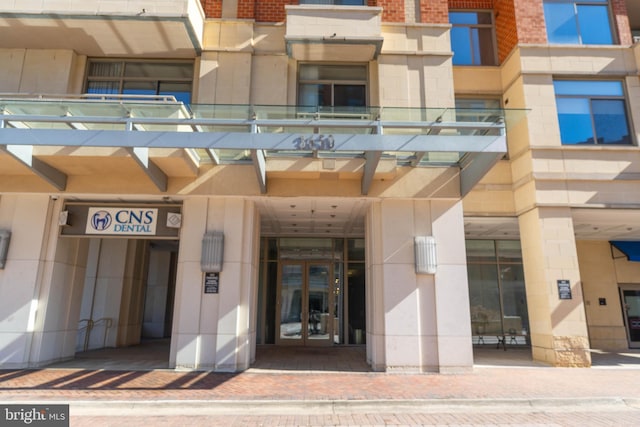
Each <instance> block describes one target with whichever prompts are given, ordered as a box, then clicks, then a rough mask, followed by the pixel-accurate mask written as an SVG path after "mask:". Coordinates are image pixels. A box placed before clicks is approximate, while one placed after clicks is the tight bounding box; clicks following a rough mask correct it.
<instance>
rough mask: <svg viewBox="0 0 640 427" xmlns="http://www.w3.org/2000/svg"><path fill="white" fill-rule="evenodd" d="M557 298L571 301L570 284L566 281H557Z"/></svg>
mask: <svg viewBox="0 0 640 427" xmlns="http://www.w3.org/2000/svg"><path fill="white" fill-rule="evenodd" d="M558 297H560V299H571V298H572V297H571V283H570V282H569V281H568V280H558Z"/></svg>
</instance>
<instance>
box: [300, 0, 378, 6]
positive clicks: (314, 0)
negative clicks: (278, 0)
mask: <svg viewBox="0 0 640 427" xmlns="http://www.w3.org/2000/svg"><path fill="white" fill-rule="evenodd" d="M300 4H330V5H335V6H366V3H365V0H300Z"/></svg>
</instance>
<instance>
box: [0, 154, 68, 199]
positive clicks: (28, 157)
mask: <svg viewBox="0 0 640 427" xmlns="http://www.w3.org/2000/svg"><path fill="white" fill-rule="evenodd" d="M0 151H4V152H6V153H7V154H9V155H10V156H12V157H13V158H15V159H16V160H18V161H19V162H20V163H22V164H23V165H25V166H26V167H28V168H29V169H31V171H32V172H33V173H35V174H36V175H38V176H39V177H40V178H42V179H44V180H45V181H47V182H48V183H49V184H51V185H53V186H54V187H56V188H57V189H58V190H60V191H62V190H64V189H65V188H66V187H67V175H65V174H64V173H62V172H60V171H59V170H58V169H56V168H54V167H53V166H50V165H48V164H46V163H45V162H43V161H42V160H40V159H38V158H36V157H33V145H10V144H7V145H0Z"/></svg>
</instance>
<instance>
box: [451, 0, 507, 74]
mask: <svg viewBox="0 0 640 427" xmlns="http://www.w3.org/2000/svg"><path fill="white" fill-rule="evenodd" d="M449 22H450V23H451V24H452V28H451V50H453V65H496V64H497V59H496V49H495V36H494V26H493V14H492V13H491V12H474V11H458V12H449Z"/></svg>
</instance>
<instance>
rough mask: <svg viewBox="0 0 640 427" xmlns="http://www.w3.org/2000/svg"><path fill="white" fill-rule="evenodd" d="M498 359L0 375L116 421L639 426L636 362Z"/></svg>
mask: <svg viewBox="0 0 640 427" xmlns="http://www.w3.org/2000/svg"><path fill="white" fill-rule="evenodd" d="M514 354H516V353H514ZM500 356H502V359H501V358H500ZM507 356H509V355H507ZM504 357H505V355H504V354H503V353H502V352H500V353H497V352H495V351H493V352H491V351H487V353H486V355H485V356H484V357H477V358H476V360H477V363H476V366H475V367H474V370H473V372H470V373H464V374H451V375H442V374H388V373H374V372H319V371H295V372H293V371H283V370H269V369H250V370H248V371H246V372H243V373H239V374H225V373H213V372H176V371H173V370H149V371H126V370H121V371H118V370H95V369H69V368H65V369H62V368H55V369H39V370H1V371H0V402H2V403H5V404H6V403H35V402H37V403H43V402H44V403H68V404H70V405H71V406H70V407H71V413H72V416H113V415H118V416H121V417H122V416H131V417H133V416H148V415H153V416H161V415H166V416H171V415H178V414H180V415H182V416H186V415H194V416H195V415H197V416H209V415H224V414H227V415H231V414H236V415H238V414H241V415H270V414H272V415H273V414H316V415H332V414H334V415H335V414H345V413H366V414H376V413H390V414H394V413H405V414H406V413H412V412H415V413H435V412H438V413H453V412H457V413H459V412H460V411H462V412H483V411H485V412H486V411H490V412H501V413H502V412H506V411H511V412H522V411H534V412H539V411H546V412H549V411H550V412H554V411H562V412H563V413H567V412H572V411H575V412H585V411H593V410H595V409H598V410H606V411H616V412H619V411H627V414H628V415H629V416H632V417H634V419H636V420H638V425H640V364H637V362H638V357H640V354H638V353H633V354H630V355H620V354H612V355H594V367H592V368H552V367H547V366H544V365H537V364H535V363H532V362H529V363H521V362H519V361H518V360H515V359H514V360H515V362H513V363H506V362H504ZM494 359H495V360H497V362H496V361H495V360H494ZM501 360H502V363H501V364H500V361H501ZM507 360H508V359H507ZM483 362H484V363H483ZM635 417H637V418H635ZM194 425H197V424H194Z"/></svg>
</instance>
